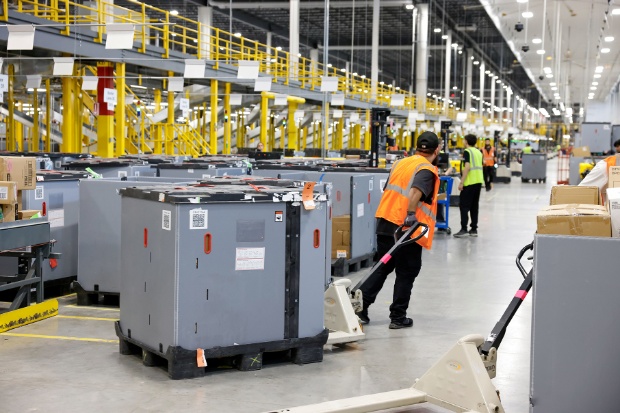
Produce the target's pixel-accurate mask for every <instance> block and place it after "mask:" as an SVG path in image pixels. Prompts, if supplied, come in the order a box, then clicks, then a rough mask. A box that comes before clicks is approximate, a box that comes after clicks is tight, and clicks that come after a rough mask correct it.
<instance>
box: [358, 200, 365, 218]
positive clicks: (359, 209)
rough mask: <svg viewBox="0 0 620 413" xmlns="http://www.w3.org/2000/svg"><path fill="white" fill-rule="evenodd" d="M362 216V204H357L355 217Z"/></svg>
mask: <svg viewBox="0 0 620 413" xmlns="http://www.w3.org/2000/svg"><path fill="white" fill-rule="evenodd" d="M363 216H364V204H363V203H362V204H357V217H358V218H359V217H363Z"/></svg>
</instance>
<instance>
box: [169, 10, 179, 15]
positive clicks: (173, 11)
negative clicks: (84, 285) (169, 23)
mask: <svg viewBox="0 0 620 413" xmlns="http://www.w3.org/2000/svg"><path fill="white" fill-rule="evenodd" d="M170 14H172V15H173V16H178V15H179V11H178V10H170Z"/></svg>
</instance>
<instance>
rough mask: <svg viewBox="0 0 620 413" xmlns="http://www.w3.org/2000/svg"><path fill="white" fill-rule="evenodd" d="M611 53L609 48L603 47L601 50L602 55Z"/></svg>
mask: <svg viewBox="0 0 620 413" xmlns="http://www.w3.org/2000/svg"><path fill="white" fill-rule="evenodd" d="M609 52H611V49H610V48H609V47H603V48H602V49H601V53H604V54H607V53H609Z"/></svg>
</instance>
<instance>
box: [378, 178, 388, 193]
mask: <svg viewBox="0 0 620 413" xmlns="http://www.w3.org/2000/svg"><path fill="white" fill-rule="evenodd" d="M386 183H387V179H381V180H379V186H380V187H381V192H383V191H384V189H383V188H385V184H386Z"/></svg>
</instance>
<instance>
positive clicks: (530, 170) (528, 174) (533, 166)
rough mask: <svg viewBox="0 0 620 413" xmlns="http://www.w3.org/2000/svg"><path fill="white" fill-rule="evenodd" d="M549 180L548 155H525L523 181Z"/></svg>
mask: <svg viewBox="0 0 620 413" xmlns="http://www.w3.org/2000/svg"><path fill="white" fill-rule="evenodd" d="M530 179H531V180H533V181H546V180H547V154H544V153H542V154H541V153H524V154H523V157H522V160H521V180H522V181H527V180H530Z"/></svg>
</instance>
